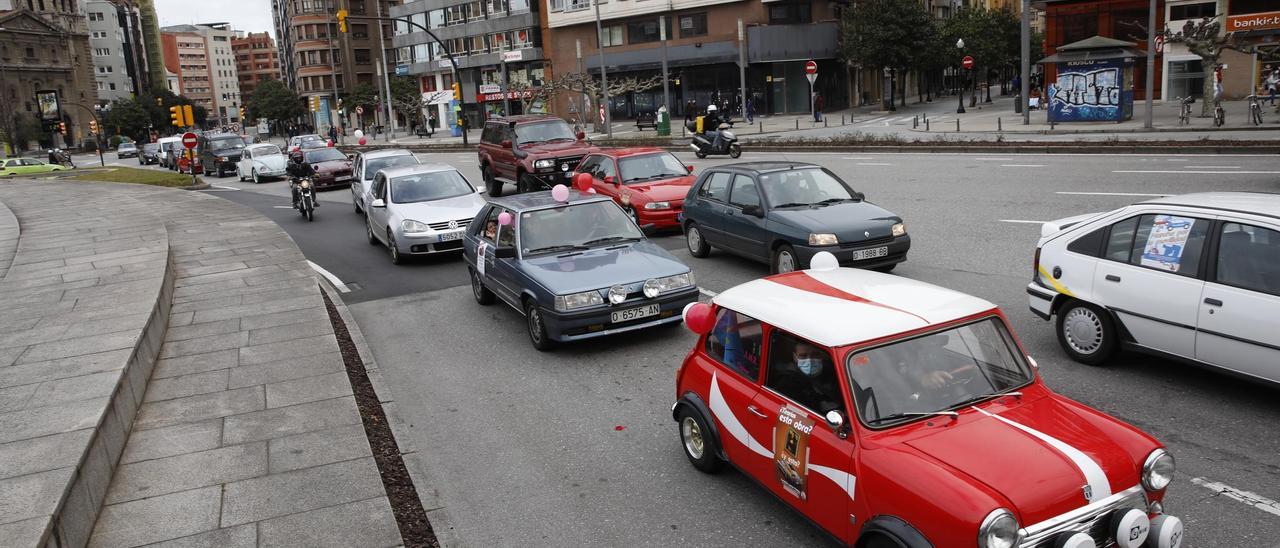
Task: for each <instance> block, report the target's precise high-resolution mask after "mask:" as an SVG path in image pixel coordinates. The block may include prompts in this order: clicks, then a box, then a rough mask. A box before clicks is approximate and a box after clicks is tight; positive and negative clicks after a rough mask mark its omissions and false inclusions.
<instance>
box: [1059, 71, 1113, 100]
mask: <svg viewBox="0 0 1280 548" xmlns="http://www.w3.org/2000/svg"><path fill="white" fill-rule="evenodd" d="M1119 80H1120V70H1119V69H1116V68H1106V69H1102V70H1095V71H1092V72H1084V73H1081V72H1064V73H1061V74H1059V75H1058V82H1057V85H1056V86H1054V91H1053V96H1052V97H1050V100H1051V101H1053V102H1056V103H1063V104H1067V105H1073V106H1081V105H1085V106H1098V107H1113V106H1119V105H1120V86H1119Z"/></svg>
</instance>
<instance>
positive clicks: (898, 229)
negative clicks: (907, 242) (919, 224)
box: [891, 223, 907, 237]
mask: <svg viewBox="0 0 1280 548" xmlns="http://www.w3.org/2000/svg"><path fill="white" fill-rule="evenodd" d="M891 230H893V235H894V236H895V237H896V236H902V235H905V234H906V233H907V225H905V224H903V223H893V228H892V229H891Z"/></svg>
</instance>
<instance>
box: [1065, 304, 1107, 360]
mask: <svg viewBox="0 0 1280 548" xmlns="http://www.w3.org/2000/svg"><path fill="white" fill-rule="evenodd" d="M1057 327H1058V343H1059V344H1061V345H1062V349H1063V350H1065V351H1066V352H1067V354H1068V355H1070V356H1071V359H1073V360H1075V361H1078V362H1080V363H1083V364H1085V365H1102V363H1103V362H1105V361H1107V358H1110V357H1111V354H1112V353H1114V352H1115V348H1116V329H1115V326H1114V322H1112V320H1111V315H1110V314H1108V313H1107V312H1106V311H1105V310H1103V309H1101V308H1099V307H1097V306H1094V305H1091V304H1089V303H1086V302H1084V301H1076V300H1073V301H1071V302H1068V303H1067V304H1065V305H1063V307H1062V308H1061V309H1060V310H1058V326H1057Z"/></svg>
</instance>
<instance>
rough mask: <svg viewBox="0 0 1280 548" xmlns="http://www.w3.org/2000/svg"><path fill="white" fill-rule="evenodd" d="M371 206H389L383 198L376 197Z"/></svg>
mask: <svg viewBox="0 0 1280 548" xmlns="http://www.w3.org/2000/svg"><path fill="white" fill-rule="evenodd" d="M369 207H387V202H386V201H385V200H383V199H382V198H374V200H373V201H372V202H369Z"/></svg>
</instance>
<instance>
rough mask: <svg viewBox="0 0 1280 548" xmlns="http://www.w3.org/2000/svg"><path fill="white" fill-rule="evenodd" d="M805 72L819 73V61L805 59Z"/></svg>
mask: <svg viewBox="0 0 1280 548" xmlns="http://www.w3.org/2000/svg"><path fill="white" fill-rule="evenodd" d="M804 73H805V74H817V73H818V63H816V62H814V61H805V62H804Z"/></svg>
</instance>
